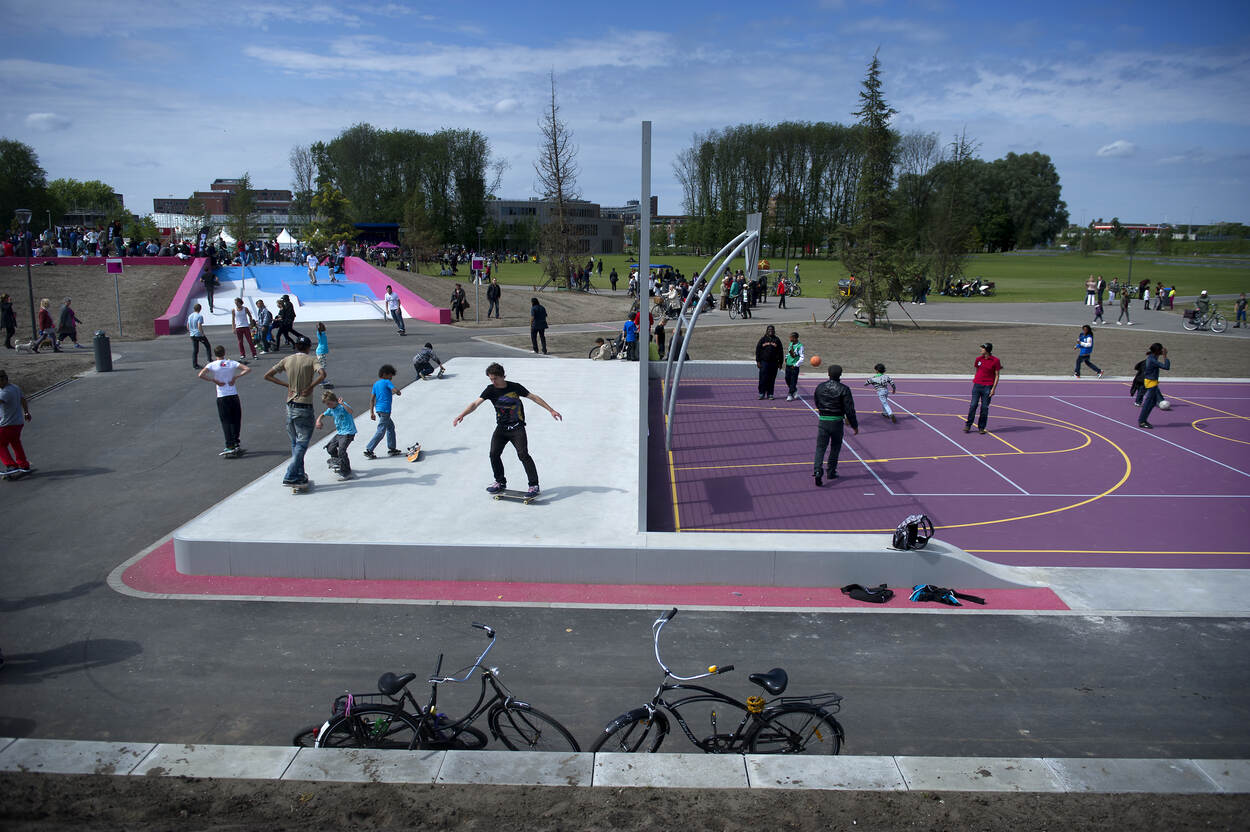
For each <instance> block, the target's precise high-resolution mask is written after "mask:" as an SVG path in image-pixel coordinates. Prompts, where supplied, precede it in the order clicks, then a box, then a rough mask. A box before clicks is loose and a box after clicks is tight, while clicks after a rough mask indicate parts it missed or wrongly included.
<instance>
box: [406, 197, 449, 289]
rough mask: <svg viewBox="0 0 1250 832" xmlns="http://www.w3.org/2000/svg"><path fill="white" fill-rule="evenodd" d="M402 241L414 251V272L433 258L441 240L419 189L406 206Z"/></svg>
mask: <svg viewBox="0 0 1250 832" xmlns="http://www.w3.org/2000/svg"><path fill="white" fill-rule="evenodd" d="M400 242H402V243H403V244H404V245H405V246H407V247H408V248H409V249H411V251H412V259H413V264H412V270H413V271H414V272H419V271H421V264H422V263H428V262H430V261H431V260H433V259H434V255H435V253H436V252H437V251H438V247H439V244H440V242H441V241H440V238H439V234H438V230H437V229H435V227H434V225H433V223H431V222H430V215H429V213H428V212H427V211H426V210H425V195H424V194H422V193H420V192H419V191H418V192H417V193H415V194H413V196H412V197H411V198H410V199H409V200H408V204H407V205H405V206H404V230H403V236H402V237H401V238H400Z"/></svg>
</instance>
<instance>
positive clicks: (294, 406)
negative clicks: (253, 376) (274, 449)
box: [265, 335, 326, 485]
mask: <svg viewBox="0 0 1250 832" xmlns="http://www.w3.org/2000/svg"><path fill="white" fill-rule="evenodd" d="M310 347H312V341H309V340H308V339H307V338H305V337H304V336H302V335H301V336H300V337H299V340H297V341H296V342H295V352H294V353H293V354H292V355H288V356H287V357H286V358H284V359H282V360H281V361H279V362H278V363H277V364H274V365H273V366H272V367H270V368H269V371H268V372H266V373H265V381H269V382H272V383H274V384H277V385H279V386H280V387H285V388H286V391H287V392H286V434H287V436H289V437H290V438H291V464H290V465H288V466H287V469H286V474H285V475H284V476H283V477H282V484H283V485H306V484H307V483H308V475H307V474H305V473H304V454H305V452H307V450H308V441H309V440H310V439H311V438H312V432H313V422H314V417H313V406H312V393H313V390H316V389H317V385H318V384H320V383H321V382H323V381H325V380H326V371H325V370H322V369H319V368H318V367H317V365H316V362H315V361H313V357H312V356H311V355H309V354H308V350H309V348H310ZM279 373H285V374H286V380H285V381H283V380H282V379H280V378H278V374H279Z"/></svg>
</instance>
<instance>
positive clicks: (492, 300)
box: [486, 261, 602, 318]
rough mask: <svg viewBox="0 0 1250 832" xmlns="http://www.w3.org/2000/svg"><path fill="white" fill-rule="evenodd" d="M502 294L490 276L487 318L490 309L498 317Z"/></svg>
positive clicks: (487, 294) (497, 284)
mask: <svg viewBox="0 0 1250 832" xmlns="http://www.w3.org/2000/svg"><path fill="white" fill-rule="evenodd" d="M600 264H601V265H602V261H600ZM502 295H503V289H501V288H500V287H499V281H498V280H496V279H495V278H493V277H492V278H491V279H490V285H489V286H487V287H486V303H487V304H488V305H487V307H486V317H488V318H489V317H490V313H491V312H492V311H493V312H494V313H495V317H496V318H498V317H499V298H500V297H501V296H502Z"/></svg>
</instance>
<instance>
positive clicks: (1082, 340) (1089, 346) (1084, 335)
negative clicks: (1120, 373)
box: [1072, 324, 1102, 378]
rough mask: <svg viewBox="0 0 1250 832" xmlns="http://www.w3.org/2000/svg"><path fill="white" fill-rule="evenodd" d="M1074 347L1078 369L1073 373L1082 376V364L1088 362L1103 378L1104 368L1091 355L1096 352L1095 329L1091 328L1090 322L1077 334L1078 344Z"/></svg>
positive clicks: (1078, 376)
mask: <svg viewBox="0 0 1250 832" xmlns="http://www.w3.org/2000/svg"><path fill="white" fill-rule="evenodd" d="M1072 349H1074V350H1076V369H1074V370H1073V371H1072V375H1074V376H1076V377H1077V378H1080V377H1081V365H1082V364H1088V365H1089V368H1090V369H1091V370H1093V371H1094V372H1095V373H1098V377H1099V378H1102V370H1101V369H1099V367H1098V365H1097V364H1095V363H1094V362H1093V361H1091V360H1090V356H1092V355H1093V354H1094V331H1093V330H1092V329H1090V328H1089V324H1085V326H1083V327H1081V334H1080V335H1078V336H1077V338H1076V346H1074V347H1073V348H1072Z"/></svg>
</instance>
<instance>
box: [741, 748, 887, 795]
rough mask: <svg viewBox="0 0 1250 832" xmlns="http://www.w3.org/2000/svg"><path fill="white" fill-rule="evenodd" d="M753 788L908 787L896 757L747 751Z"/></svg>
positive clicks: (856, 788)
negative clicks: (778, 753) (750, 752)
mask: <svg viewBox="0 0 1250 832" xmlns="http://www.w3.org/2000/svg"><path fill="white" fill-rule="evenodd" d="M746 764H747V777H748V779H749V780H750V783H751V788H753V789H852V790H862V791H907V782H906V781H905V780H904V779H903V775H902V773H901V772H900V771H899V770H898V764H897V763H895V762H894V758H893V757H868V756H865V757H857V756H851V755H841V756H837V757H794V756H790V755H776V754H748V755H746Z"/></svg>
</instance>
